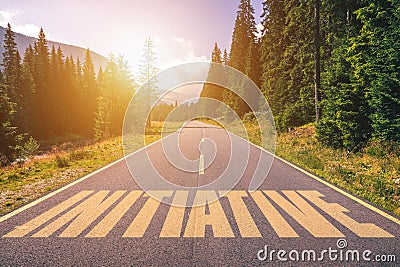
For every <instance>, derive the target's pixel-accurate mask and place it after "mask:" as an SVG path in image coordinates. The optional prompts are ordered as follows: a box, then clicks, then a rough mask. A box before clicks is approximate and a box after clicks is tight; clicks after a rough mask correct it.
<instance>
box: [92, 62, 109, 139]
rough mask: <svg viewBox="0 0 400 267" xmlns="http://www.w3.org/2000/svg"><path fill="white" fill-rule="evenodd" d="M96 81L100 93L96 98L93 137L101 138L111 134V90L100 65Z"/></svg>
mask: <svg viewBox="0 0 400 267" xmlns="http://www.w3.org/2000/svg"><path fill="white" fill-rule="evenodd" d="M97 83H98V85H99V89H100V95H99V97H98V98H97V112H96V119H95V126H94V136H95V139H96V140H97V141H98V140H102V139H106V138H108V137H110V135H111V105H112V103H111V99H112V95H111V94H112V92H111V90H110V88H109V86H108V84H107V83H106V77H105V74H104V73H103V69H102V68H101V67H100V69H99V72H98V74H97Z"/></svg>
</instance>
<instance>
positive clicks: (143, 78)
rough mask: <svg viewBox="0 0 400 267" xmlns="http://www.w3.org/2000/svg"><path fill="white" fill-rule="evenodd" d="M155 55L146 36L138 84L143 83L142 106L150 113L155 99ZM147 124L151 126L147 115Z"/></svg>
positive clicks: (156, 70) (151, 44)
mask: <svg viewBox="0 0 400 267" xmlns="http://www.w3.org/2000/svg"><path fill="white" fill-rule="evenodd" d="M156 60H157V56H156V54H155V52H154V45H153V41H152V40H151V38H150V37H149V38H147V39H146V41H145V48H144V54H143V56H142V61H141V65H140V66H139V75H138V81H139V83H140V84H142V85H143V84H144V85H145V86H146V88H145V91H146V92H145V95H144V96H143V98H144V100H143V101H144V102H143V104H144V105H145V106H144V107H143V108H144V109H145V110H147V111H148V113H150V108H151V104H152V103H154V101H155V100H156V91H157V80H156V77H155V75H156V74H157V73H158V68H157V67H156ZM146 124H147V126H151V118H150V116H148V118H147V122H146Z"/></svg>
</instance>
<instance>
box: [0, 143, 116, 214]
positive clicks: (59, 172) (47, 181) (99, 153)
mask: <svg viewBox="0 0 400 267" xmlns="http://www.w3.org/2000/svg"><path fill="white" fill-rule="evenodd" d="M60 147H62V146H60ZM122 156H123V151H122V145H121V138H120V137H119V138H112V139H109V140H106V141H103V142H100V143H97V144H92V145H86V146H83V147H80V148H71V149H66V150H62V151H57V152H52V153H49V154H45V155H43V156H41V157H36V158H33V159H31V160H30V161H28V162H26V163H25V164H23V165H22V166H18V165H13V166H8V167H5V168H2V169H0V192H1V194H0V214H3V213H5V212H8V211H10V210H12V209H14V208H15V207H17V206H20V205H22V204H24V203H26V202H28V201H31V200H33V199H36V198H38V197H40V196H41V195H43V194H44V193H46V192H48V191H51V190H54V189H56V188H58V187H60V186H62V185H64V184H67V183H69V182H71V181H73V180H76V179H78V178H80V177H82V176H84V175H86V174H88V173H91V172H93V171H94V170H96V169H99V168H100V167H102V166H104V165H106V164H108V163H110V162H112V161H115V160H117V159H119V158H121V157H122Z"/></svg>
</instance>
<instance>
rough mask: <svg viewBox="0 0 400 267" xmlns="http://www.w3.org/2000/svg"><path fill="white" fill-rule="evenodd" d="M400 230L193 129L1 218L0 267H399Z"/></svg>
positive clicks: (211, 130) (295, 172) (311, 181)
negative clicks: (313, 266)
mask: <svg viewBox="0 0 400 267" xmlns="http://www.w3.org/2000/svg"><path fill="white" fill-rule="evenodd" d="M164 152H165V153H164ZM182 155H183V156H182ZM260 159H261V160H260ZM259 161H260V162H259ZM127 164H129V166H131V170H130V169H129V168H128V167H127ZM269 165H272V166H271V169H270V171H269V173H268V175H267V176H266V177H265V175H264V176H262V177H261V176H260V175H259V174H260V173H262V172H264V173H265V174H266V173H267V171H268V166H269ZM257 166H258V170H257V175H254V173H255V172H256V169H257ZM130 171H131V172H132V173H133V175H134V176H135V177H134V178H135V179H133V178H132V174H131V172H130ZM160 177H162V179H161V178H160ZM260 177H261V178H263V179H262V180H260ZM264 178H265V180H264ZM261 182H262V184H261V186H260V187H258V189H257V190H255V191H252V190H249V188H250V189H251V185H254V184H257V183H261ZM139 185H140V186H139ZM177 186H178V188H177ZM143 189H145V191H146V193H145V192H144V190H143ZM157 199H159V200H162V202H160V201H158V200H157ZM169 203H173V205H170V204H169ZM203 203H206V205H202V204H203ZM192 205H194V206H195V207H191V206H192ZM185 206H188V207H185ZM399 224H400V220H399V218H398V217H396V216H394V215H393V214H389V213H388V212H385V211H383V210H381V209H379V208H377V207H375V206H373V205H371V204H369V203H366V202H365V201H363V200H361V199H359V198H358V197H355V196H353V195H352V194H349V193H348V192H345V191H343V190H341V189H338V188H337V187H335V186H333V185H331V184H329V183H327V182H325V181H323V180H321V179H319V178H318V177H315V176H313V175H310V174H308V173H306V172H305V171H303V170H301V169H299V168H297V167H296V166H294V165H292V164H290V163H288V162H286V161H284V160H281V159H279V158H275V157H274V156H272V155H270V154H269V153H267V152H265V151H263V150H261V149H260V148H258V147H256V146H254V145H251V144H249V143H248V142H246V141H245V140H243V139H241V138H239V137H237V136H235V135H233V134H230V133H228V132H226V131H225V130H223V129H220V128H217V127H214V126H210V125H206V124H202V123H198V122H192V123H190V124H188V125H187V126H186V127H185V128H183V129H181V130H180V132H177V133H174V134H171V135H169V136H168V137H166V138H165V139H164V140H163V142H157V143H154V144H152V145H150V146H148V147H146V148H145V149H142V150H140V151H138V152H136V153H134V154H132V155H130V156H128V157H127V158H126V160H125V159H121V160H119V161H117V162H115V163H113V164H111V165H109V166H107V167H105V168H103V169H101V170H99V171H97V172H95V173H93V174H91V175H89V176H86V177H83V178H82V179H80V180H78V181H77V182H74V183H72V184H69V185H68V186H66V187H63V188H60V189H59V190H57V191H55V192H52V193H50V194H49V195H46V196H44V197H43V198H41V199H39V200H38V201H35V202H32V203H29V204H27V205H26V206H23V207H22V208H20V209H17V210H15V211H13V212H11V213H9V214H7V215H5V216H3V217H1V218H0V266H250V265H262V266H265V265H270V266H276V265H288V266H299V265H304V266H312V265H315V266H322V265H323V266H381V265H382V266H396V265H400V239H399V236H400V227H399Z"/></svg>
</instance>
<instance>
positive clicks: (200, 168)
mask: <svg viewBox="0 0 400 267" xmlns="http://www.w3.org/2000/svg"><path fill="white" fill-rule="evenodd" d="M199 174H204V155H200V160H199Z"/></svg>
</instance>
